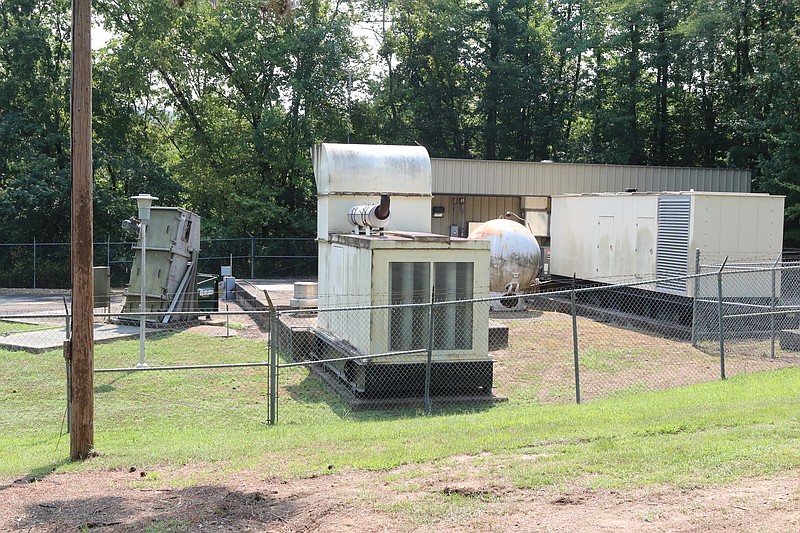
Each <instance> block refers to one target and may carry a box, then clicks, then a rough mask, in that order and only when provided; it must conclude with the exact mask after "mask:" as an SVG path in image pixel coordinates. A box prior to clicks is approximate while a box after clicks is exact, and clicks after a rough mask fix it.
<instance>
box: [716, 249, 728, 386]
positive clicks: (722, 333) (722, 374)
mask: <svg viewBox="0 0 800 533" xmlns="http://www.w3.org/2000/svg"><path fill="white" fill-rule="evenodd" d="M727 262H728V257H727V256H725V260H724V261H723V262H722V265H720V267H719V272H717V302H718V303H717V311H718V315H719V372H720V377H721V379H725V326H724V323H723V319H724V316H723V313H722V271H723V270H725V264H726V263H727Z"/></svg>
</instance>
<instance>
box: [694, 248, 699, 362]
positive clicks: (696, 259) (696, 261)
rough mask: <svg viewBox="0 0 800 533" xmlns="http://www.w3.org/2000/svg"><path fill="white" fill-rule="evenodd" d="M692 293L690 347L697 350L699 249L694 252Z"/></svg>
mask: <svg viewBox="0 0 800 533" xmlns="http://www.w3.org/2000/svg"><path fill="white" fill-rule="evenodd" d="M694 273H695V276H696V277H695V278H694V291H693V294H692V346H694V347H695V348H697V293H698V292H699V291H700V248H695V250H694Z"/></svg>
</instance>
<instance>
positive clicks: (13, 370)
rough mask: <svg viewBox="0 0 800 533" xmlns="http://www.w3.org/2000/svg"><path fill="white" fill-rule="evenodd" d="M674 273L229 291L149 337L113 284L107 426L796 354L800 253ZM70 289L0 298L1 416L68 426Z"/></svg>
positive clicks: (660, 374)
mask: <svg viewBox="0 0 800 533" xmlns="http://www.w3.org/2000/svg"><path fill="white" fill-rule="evenodd" d="M676 279H677V278H676ZM676 279H672V280H666V279H659V280H643V281H642V282H640V283H637V284H630V285H601V286H581V285H580V284H578V285H576V286H575V287H573V288H568V289H562V290H556V291H551V292H544V291H540V292H536V293H531V294H524V295H519V296H514V297H507V296H502V297H495V298H485V299H475V298H467V297H465V296H468V295H466V294H462V293H459V291H458V290H456V289H454V288H450V289H448V288H447V287H444V288H442V289H441V290H438V291H437V290H433V291H432V292H430V293H429V292H426V291H425V292H418V293H413V294H404V295H395V296H391V295H390V296H389V299H388V303H387V304H386V305H382V306H358V305H351V306H350V307H336V308H326V309H295V310H280V311H274V312H271V313H270V312H267V311H261V312H253V311H250V312H245V311H243V310H241V309H240V308H239V307H238V306H237V305H236V304H235V303H234V302H224V301H223V302H219V303H218V304H217V305H216V307H214V308H213V309H210V308H204V309H197V310H194V311H193V312H191V313H188V314H189V315H191V316H189V317H184V318H186V319H185V320H175V321H167V322H166V323H164V321H163V318H164V315H165V313H164V311H159V312H151V313H147V315H146V316H145V323H144V325H145V328H144V335H142V327H141V326H142V324H141V318H142V315H141V314H139V313H136V312H127V313H122V312H120V309H121V308H122V302H121V298H122V296H121V295H120V294H118V293H115V296H114V298H112V301H111V303H110V305H109V307H108V312H105V311H102V312H100V311H98V312H97V313H96V319H97V323H96V325H95V342H96V346H95V354H94V365H95V381H94V383H95V406H96V410H97V417H98V426H97V427H98V428H110V427H117V428H124V427H129V426H130V424H141V423H142V421H143V420H145V421H147V422H148V426H149V428H150V431H152V430H154V428H156V427H158V426H159V425H161V424H168V425H173V426H175V425H179V426H180V425H183V424H187V423H189V422H186V421H187V420H188V421H191V423H192V424H200V426H201V427H202V426H203V425H204V424H207V423H208V421H209V420H213V421H216V422H214V423H217V422H218V421H220V420H222V421H224V420H228V421H229V422H223V423H231V421H233V423H235V422H236V421H239V422H241V423H244V424H263V423H274V422H276V421H277V420H278V418H279V416H278V414H279V413H280V420H282V421H283V422H284V423H291V424H304V423H308V424H315V423H319V422H320V420H325V419H326V417H328V416H331V414H332V415H333V416H341V417H347V416H350V414H352V413H354V412H355V411H361V412H365V413H386V412H387V411H390V410H392V411H393V412H394V414H392V415H391V416H398V413H399V414H400V415H402V416H406V415H410V416H413V415H415V414H418V413H428V412H431V411H438V412H453V411H456V410H465V409H466V410H475V409H487V408H491V407H493V406H497V405H514V404H563V403H573V402H584V401H591V400H594V399H597V398H602V397H609V396H619V395H627V394H638V393H641V392H646V391H653V390H661V389H666V388H671V387H678V386H684V385H690V384H695V383H702V382H707V381H712V380H719V379H724V378H728V377H732V376H735V375H737V374H745V373H752V372H760V371H766V370H773V369H780V368H784V367H788V366H798V364H799V363H800V356H799V355H798V354H800V265H798V264H778V265H767V266H763V265H762V266H758V265H746V266H741V265H729V264H720V265H707V266H703V269H702V271H701V273H700V274H697V275H694V276H686V277H684V278H680V279H679V280H678V281H680V283H679V284H677V285H676V284H674V283H672V282H673V281H675V280H676ZM455 286H456V287H457V286H458V284H456V285H455ZM676 287H677V288H676ZM68 299H69V295H68V294H67V293H64V294H52V295H48V296H43V295H38V294H26V293H20V294H17V295H14V297H13V298H11V297H3V298H0V382H2V383H3V389H2V391H0V394H2V399H3V400H4V404H6V405H8V406H9V409H7V410H6V411H5V412H4V414H3V415H1V416H2V418H3V424H4V427H5V426H8V427H11V426H10V425H9V424H11V425H13V423H14V422H13V421H12V420H11V419H10V415H7V414H6V413H15V412H17V411H15V409H16V410H19V412H22V413H27V415H28V416H30V417H33V418H35V419H36V420H40V419H41V421H42V423H45V424H47V425H48V426H49V427H59V426H60V425H61V424H63V417H64V415H65V398H66V390H67V385H66V363H65V360H64V349H63V343H64V341H65V340H66V339H67V338H68V335H69V331H70V317H69V314H68V312H67V311H68ZM351 300H352V302H354V303H357V301H356V299H351ZM217 309H219V310H217ZM33 310H35V311H37V312H35V313H34V312H32V311H33ZM182 313H183V314H187V313H186V312H185V311H183V312H182ZM142 339H144V343H143V342H142ZM359 416H364V415H359ZM369 416H373V415H369ZM375 416H380V415H375Z"/></svg>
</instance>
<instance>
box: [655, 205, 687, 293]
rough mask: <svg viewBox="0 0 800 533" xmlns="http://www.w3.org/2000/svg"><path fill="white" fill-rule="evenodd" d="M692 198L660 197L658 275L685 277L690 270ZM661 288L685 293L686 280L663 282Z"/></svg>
mask: <svg viewBox="0 0 800 533" xmlns="http://www.w3.org/2000/svg"><path fill="white" fill-rule="evenodd" d="M690 211H691V198H690V197H688V196H661V197H659V199H658V248H657V249H656V275H657V276H658V277H659V278H671V277H676V276H685V275H686V274H687V272H688V271H689V216H690ZM656 287H657V288H658V290H660V291H664V292H670V293H673V294H686V280H685V279H679V280H669V281H660V282H658V283H657V284H656Z"/></svg>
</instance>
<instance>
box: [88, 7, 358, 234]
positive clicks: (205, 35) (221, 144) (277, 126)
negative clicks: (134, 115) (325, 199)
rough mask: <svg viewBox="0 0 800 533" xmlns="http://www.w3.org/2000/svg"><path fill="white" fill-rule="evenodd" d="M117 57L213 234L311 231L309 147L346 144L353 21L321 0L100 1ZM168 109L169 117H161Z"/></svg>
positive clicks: (191, 201)
mask: <svg viewBox="0 0 800 533" xmlns="http://www.w3.org/2000/svg"><path fill="white" fill-rule="evenodd" d="M102 10H103V14H104V16H105V20H106V22H107V23H108V24H109V25H110V26H111V27H112V28H113V30H114V31H115V32H116V33H117V35H118V36H119V40H118V43H117V44H116V50H115V54H116V55H119V56H120V57H123V58H125V60H124V62H125V64H135V65H138V67H139V69H140V72H139V76H140V78H143V79H148V80H150V81H149V86H148V87H147V88H146V90H147V91H148V97H149V98H152V99H153V100H154V101H156V102H158V105H157V106H155V107H154V108H153V109H152V111H149V113H150V120H151V121H154V122H157V123H158V124H159V125H160V127H161V128H162V131H163V132H164V135H163V139H164V140H165V141H168V142H169V143H170V145H171V149H170V150H169V152H170V154H169V158H168V161H167V168H168V170H169V171H170V173H171V175H172V176H173V177H174V178H175V179H176V180H177V181H178V182H179V183H180V184H181V185H182V186H183V193H182V196H183V199H184V201H185V203H186V205H187V206H188V207H190V208H191V209H194V210H195V211H197V212H198V213H199V214H200V215H201V216H203V217H204V218H205V219H206V222H204V227H205V228H207V230H208V231H207V234H214V233H216V234H224V233H228V232H230V233H232V234H235V235H240V234H243V233H244V232H246V231H249V232H251V233H254V234H256V235H261V236H268V235H274V234H286V233H290V234H291V233H295V234H303V235H305V234H308V233H309V232H310V231H311V228H312V227H313V225H312V224H310V223H309V217H308V216H303V215H302V214H304V213H308V212H310V211H312V210H313V202H312V200H313V176H312V175H311V173H310V164H309V151H308V149H309V147H310V146H311V145H313V144H314V142H316V141H318V140H320V139H328V140H339V141H342V140H344V138H345V137H346V130H345V121H344V120H343V117H344V116H345V114H346V112H345V107H346V94H345V93H346V90H345V86H344V84H342V83H341V81H342V80H343V79H346V74H345V73H346V70H347V63H348V59H349V58H350V57H353V56H355V55H356V53H357V48H356V45H355V42H354V40H353V39H352V38H351V36H350V29H349V22H350V18H349V14H348V12H347V11H346V10H344V9H343V7H342V6H340V5H339V4H337V5H330V4H327V3H325V2H322V1H318V0H311V1H309V2H306V3H303V4H298V5H297V6H292V5H289V4H286V3H281V2H260V1H253V0H231V1H226V2H218V3H217V2H191V3H185V5H183V8H182V9H179V8H177V7H175V6H173V5H172V4H171V3H168V2H164V1H163V0H146V1H132V0H128V1H119V2H108V3H105V4H103V5H102ZM164 110H168V111H169V112H168V113H165V112H164Z"/></svg>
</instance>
